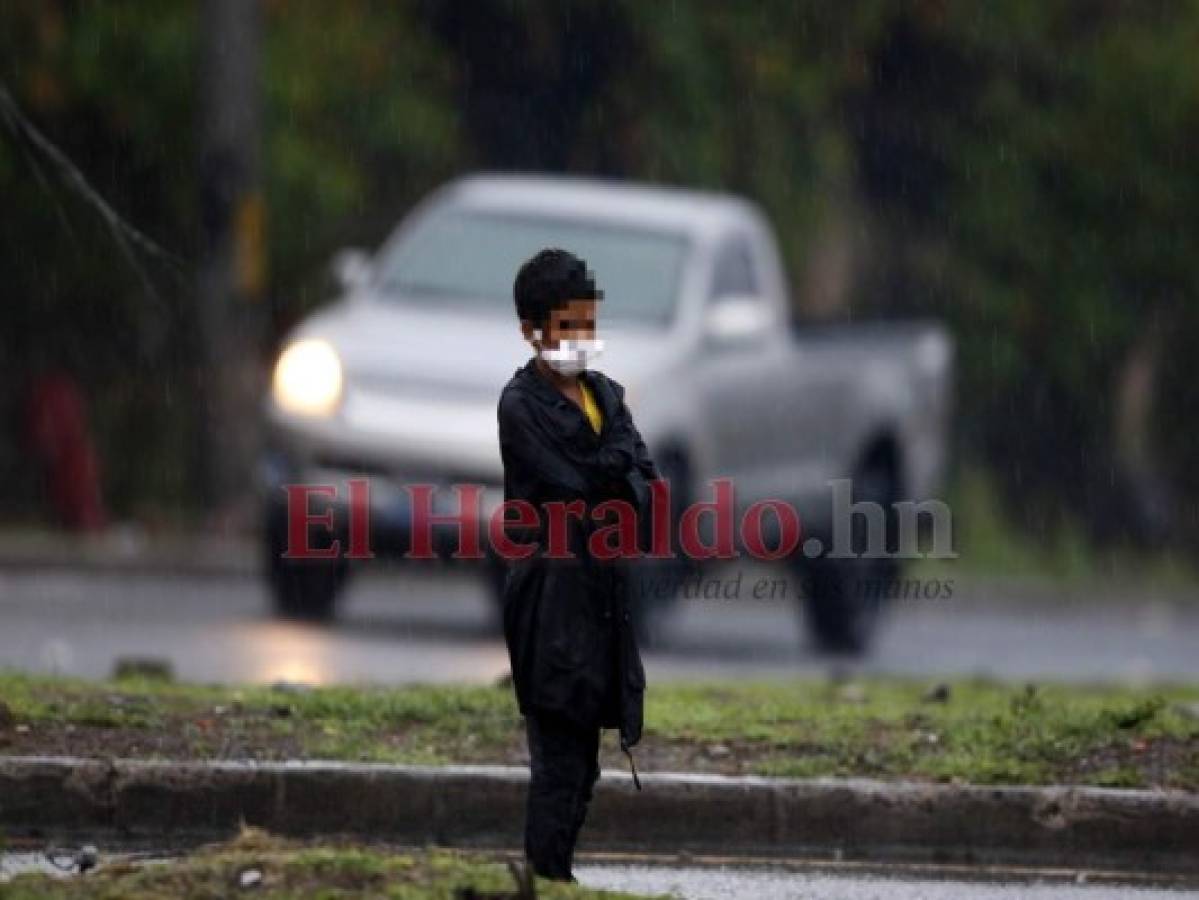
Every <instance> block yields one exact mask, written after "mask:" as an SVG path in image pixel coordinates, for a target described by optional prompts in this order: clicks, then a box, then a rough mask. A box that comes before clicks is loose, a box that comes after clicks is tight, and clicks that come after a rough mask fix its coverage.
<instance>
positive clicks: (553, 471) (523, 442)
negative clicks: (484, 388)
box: [498, 391, 635, 493]
mask: <svg viewBox="0 0 1199 900" xmlns="http://www.w3.org/2000/svg"><path fill="white" fill-rule="evenodd" d="M498 416H499V433H500V453H501V455H502V456H503V458H504V463H505V465H506V466H508V465H511V466H515V467H517V468H518V469H519V470H520V471H521V473H522V477H524V478H529V479H532V480H539V481H542V482H544V483H546V484H548V485H550V486H551V487H552V488H554V489H555V490H557V491H564V492H567V493H580V492H587V491H590V490H592V489H593V488H594V486H595V485H596V484H601V483H605V482H607V481H609V480H611V479H612V478H616V477H620V476H621V475H623V474H624V473H625V472H627V471H628V470H629V469H630V468H632V466H633V465H634V456H635V447H634V443H633V440H632V436H631V435H626V436H624V437H622V438H620V439H617V440H612V441H609V442H606V443H605V444H604V445H603V446H601V447H599V448H597V449H596V450H594V451H591V452H584V451H579V450H577V449H572V450H571V452H570V455H569V456H567V455H566V454H565V453H564V452H563V450H562V449H560V448H559V447H557V446H556V445H555V444H554V442H553V441H551V440H550V439H549V438H548V437H547V436H546V435H545V433H544V431H543V429H542V428H541V426H540V424H539V423H538V422H537V421H536V418H535V417H534V415H533V413H532V411H531V410H530V408H529V404H528V401H527V400H526V399H525V398H523V397H522V396H521V395H520V394H519V392H516V391H507V392H505V393H504V395H503V396H502V397H501V398H500V402H499V408H498Z"/></svg>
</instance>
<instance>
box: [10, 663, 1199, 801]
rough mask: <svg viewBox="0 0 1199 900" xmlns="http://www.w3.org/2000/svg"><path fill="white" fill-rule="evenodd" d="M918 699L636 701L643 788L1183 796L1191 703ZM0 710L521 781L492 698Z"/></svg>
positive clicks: (1041, 693) (1096, 694)
mask: <svg viewBox="0 0 1199 900" xmlns="http://www.w3.org/2000/svg"><path fill="white" fill-rule="evenodd" d="M931 685H932V683H931V682H929V681H920V680H882V679H874V680H866V681H860V682H852V683H845V684H839V683H834V682H828V681H820V680H802V681H801V680H791V681H773V682H761V683H710V684H653V685H651V687H650V690H649V692H648V694H647V698H646V716H645V718H646V730H645V738H644V740H643V742H642V743H641V744H640V745H639V747H638V750H637V753H638V762H639V764H640V767H642V768H644V769H646V770H647V771H651V772H652V771H655V770H657V771H666V770H671V771H714V772H727V773H730V774H739V773H747V774H774V775H793V776H815V775H843V776H871V777H878V778H915V779H926V780H934V781H962V782H972V783H978V784H1004V783H1027V784H1046V783H1056V782H1070V783H1081V784H1097V785H1111V786H1127V787H1134V786H1162V787H1172V788H1183V789H1186V790H1199V689H1197V688H1195V687H1183V686H1173V687H1170V686H1163V687H1156V688H1133V687H1119V686H1094V687H1077V686H1065V685H1042V686H1035V687H1034V686H1031V685H1030V686H1024V685H1016V686H1013V685H1006V684H1002V683H998V682H993V681H987V680H959V681H954V682H951V683H949V685H948V687H949V696H948V699H947V700H946V701H944V702H936V701H933V700H930V699H926V698H925V694H926V692H927V691H928V689H929V688H930V686H931ZM0 701H2V702H3V703H4V705H5V706H6V707H7V710H8V715H7V717H6V716H4V715H3V714H2V711H0V754H6V755H18V754H21V755H24V754H31V753H49V754H59V755H83V756H114V757H144V758H165V759H206V758H254V759H283V758H308V759H342V760H365V761H388V762H405V763H431V764H443V763H508V764H516V765H521V764H524V763H525V745H524V735H523V731H522V729H521V722H520V718H519V716H518V714H517V711H516V708H515V704H514V702H513V698H512V691H511V688H510V687H486V686H483V687H474V686H428V685H414V686H407V687H401V688H352V687H331V688H320V689H313V690H305V691H300V692H293V691H279V690H274V689H271V688H267V687H244V688H224V687H205V686H195V685H176V684H168V683H160V682H151V681H144V680H130V681H122V682H102V683H89V682H82V681H73V680H67V679H49V678H37V677H29V676H24V675H6V676H0ZM5 718H7V719H8V724H7V725H4V724H2V723H3V722H4V719H5ZM606 747H607V749H606V751H605V752H606V753H611V754H612V755H611V760H612V761H613V764H615V765H620V763H619V761H618V757H616V756H615V750H614V748H612V747H611V746H610V745H607V744H606Z"/></svg>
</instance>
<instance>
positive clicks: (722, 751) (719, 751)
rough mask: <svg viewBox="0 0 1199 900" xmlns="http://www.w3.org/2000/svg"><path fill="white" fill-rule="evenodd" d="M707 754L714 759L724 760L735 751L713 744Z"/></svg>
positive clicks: (722, 745)
mask: <svg viewBox="0 0 1199 900" xmlns="http://www.w3.org/2000/svg"><path fill="white" fill-rule="evenodd" d="M706 752H707V754H708V756H710V757H711V758H712V759H724V758H725V757H726V756H728V755H729V754H730V753H732V752H733V751H732V750H730V749H729V748H728V747H727V746H726V745H724V744H711V745H709V746H708V748H707V751H706Z"/></svg>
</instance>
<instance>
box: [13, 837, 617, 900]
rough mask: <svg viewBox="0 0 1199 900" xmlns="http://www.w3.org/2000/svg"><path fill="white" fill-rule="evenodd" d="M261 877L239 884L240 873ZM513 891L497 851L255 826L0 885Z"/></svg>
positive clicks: (553, 897)
mask: <svg viewBox="0 0 1199 900" xmlns="http://www.w3.org/2000/svg"><path fill="white" fill-rule="evenodd" d="M251 871H252V872H256V873H259V874H260V875H261V882H260V883H259V884H258V885H257V886H256V887H254V888H252V889H242V888H241V887H240V883H241V877H242V874H243V873H245V872H251ZM468 887H469V888H474V889H475V890H476V891H479V892H492V893H500V892H507V893H509V894H510V893H511V892H512V891H514V890H515V881H514V879H513V875H512V873H511V872H509V871H508V869H507V867H506V866H505V865H504V864H503V862H502V861H501V859H499V858H498V857H497V856H496V855H494V854H487V853H482V852H468V851H458V850H444V849H430V850H425V851H404V852H388V851H386V850H384V849H380V848H372V847H363V846H358V845H346V844H335V843H300V842H295V841H284V840H280V839H277V838H274V837H271V836H269V835H267V834H265V833H263V832H261V831H257V830H255V829H246V830H245V831H244V832H243V833H242V835H241V836H240V837H239V838H237V839H236V840H234V841H231V842H229V843H227V844H218V845H213V846H209V847H206V848H202V849H200V850H197V851H196V852H194V853H190V854H188V855H186V856H183V857H180V858H178V859H175V860H170V861H164V862H155V863H149V864H144V865H135V864H131V863H121V862H118V863H115V864H112V865H110V866H107V867H102V868H100V869H99V870H98V871H97V872H95V873H92V874H90V875H88V876H86V877H83V878H79V877H75V878H70V879H56V878H51V877H49V876H45V875H22V876H19V877H17V878H15V879H13V880H12V881H11V882H9V883H7V884H0V898H3V900H83V898H95V900H100V898H112V900H116V898H121V900H158V898H168V897H171V898H173V897H228V896H234V895H237V894H242V893H244V894H246V895H248V896H255V897H264V898H283V897H329V898H332V897H365V896H370V897H390V898H396V900H434V898H439V900H450V898H453V897H454V896H455V894H456V891H458V890H459V889H461V888H468ZM536 889H537V896H538V897H543V898H547V900H588V898H592V900H598V898H602V897H612V898H617V897H628V898H635V897H636V896H637V895H633V894H625V893H615V892H611V891H595V890H588V889H586V888H583V887H579V886H577V885H567V884H561V883H557V882H551V881H545V880H543V879H537V883H536Z"/></svg>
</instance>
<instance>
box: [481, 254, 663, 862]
mask: <svg viewBox="0 0 1199 900" xmlns="http://www.w3.org/2000/svg"><path fill="white" fill-rule="evenodd" d="M513 293H514V295H515V300H516V314H517V317H518V318H519V320H520V328H521V333H522V335H523V336H524V338H525V340H527V341H529V343H530V344H532V346H533V348H534V350H536V355H535V356H534V357H533V358H531V359H530V360H529V361H528V363H526V364H525V365H524V367H523V368H520V369H517V370H516V373H515V374H514V375H513V376H512V378H511V379H510V380H509V382H508V384H507V385H506V386H505V387H504V389H503V391H502V392H501V394H500V400H499V406H498V417H499V435H500V452H501V456H502V457H503V462H504V499H505V501H514V500H523V501H526V502H528V503H529V504H532V506H533V507H534V508H535V509H536V510H537V520H538V524H536V525H531V526H529V525H523V524H522V525H520V526H516V527H509V528H507V529H506V535H507V537H508V539H509V540H511V541H514V542H517V543H522V544H530V545H533V546H534V547H535V548H536V551H535V552H534V553H533V555H531V556H528V557H527V558H523V559H514V560H512V561H511V562H510V564H509V568H508V573H507V576H506V580H505V582H504V637H505V640H506V641H507V644H508V654H509V659H510V661H511V664H512V680H513V686H514V688H515V691H516V697H517V703H518V706H519V708H520V712H521V714H522V715H523V716H524V717H525V728H526V735H527V739H528V744H529V767H530V778H529V793H528V803H527V808H526V819H525V855H526V857H527V858H528V860H529V863H530V865H531V867H532V868H533V871H534V872H535V873H537V874H538V875H541V876H543V877H546V878H552V879H556V880H561V881H574V880H575V879H574V876H573V875H572V873H571V863H572V858H573V855H574V848H575V843H576V841H577V840H578V835H579V830H580V828H581V827H582V825H583V821H584V819H585V817H586V814H587V805H588V803H589V802H590V800H591V796H592V788H593V786H594V784H595V782H596V780H597V779H598V778H599V739H600V730H601V728H618V729H619V730H620V744H621V749H622V750H623V751H624V752H625V753H626V754H627V755H628V757H629V765H630V767H633V757H632V754H631V753H630V752H629V748H630V747H632V746H633V745H634V744H636V743H637V741H638V740H639V739H640V737H641V726H642V703H643V698H644V692H645V670H644V668H643V667H642V664H641V658H640V653H639V652H638V649H637V644H636V641H635V639H634V637H633V634H632V626H631V622H630V617H629V609H628V600H629V598H628V587H627V579H626V577H625V575H624V573H623V572H622V571H621V567H620V565H619V564H618V563H617V562H615V561H603V560H600V559H597V558H594V557H593V556H591V554H590V553H589V552H588V539H589V537H590V535H591V534H592V533H593V532H594V530H595V529H596V528H597V527H600V526H602V525H603V524H606V522H605V521H604V520H601V521H600V522H599V523H597V522H596V521H595V520H594V519H592V517H591V515H590V512H591V509H592V508H593V507H594V506H595V504H597V503H601V502H603V501H605V500H625V501H627V502H628V503H630V504H631V505H632V507H633V509H634V510H635V512H636V514H637V517H638V522H639V523H640V522H641V521H643V520H644V519H645V517H647V516H648V498H649V485H648V483H649V481H652V480H654V479H656V478H658V477H659V476H658V471H657V469H656V468H655V466H654V463H653V461H652V460H651V459H650V456H649V452H648V450H647V449H646V446H645V443H644V442H643V441H642V440H641V435H640V434H639V433H638V432H637V428H636V427H635V426H634V424H633V419H632V415H631V413H630V412H629V409H628V407H627V406H626V405H625V403H624V388H623V387H622V386H621V385H620V384H618V383H617V382H615V381H613V380H612V379H610V378H608V377H606V376H605V375H603V374H602V373H600V372H597V371H595V370H592V369H588V368H587V364H588V362H589V361H590V360H591V359H593V358H594V356H595V354H596V353H598V351H599V349H600V347H601V345H602V342H601V341H598V340H596V338H595V320H596V307H597V305H598V302H599V301H600V300H601V299H602V292H601V291H598V290H597V289H596V287H595V283H594V281H593V280H592V278H591V276H590V274H589V272H588V269H587V266H586V264H585V263H584V262H583V261H582V260H581V259H579V258H578V257H576V256H574V255H573V254H571V253H568V252H567V251H565V250H560V249H557V248H549V249H545V250H542V251H541V252H540V253H538V254H537V255H536V256H534V257H533V258H532V259H530V260H529V261H528V262H526V263H525V264H524V265H523V266H522V267H521V269H520V272H519V273H518V274H517V276H516V282H515V284H514V287H513ZM579 500H581V501H583V504H584V507H585V510H584V512H583V514H582V515H568V516H566V535H567V540H566V546H567V547H568V548H569V552H570V554H571V555H572V558H566V559H563V558H557V555H555V557H554V558H549V557H547V556H545V555H544V551H545V550H546V549H547V547H548V546H549V533H548V523H549V521H550V519H551V516H550V514H549V513H548V512H547V511H546V509H545V507H544V506H543V504H545V503H546V502H547V501H549V502H553V501H562V502H564V503H567V504H569V503H571V502H572V501H574V502H576V503H575V505H576V507H577V506H578V504H577V501H579ZM639 527H640V525H639ZM639 549H640V548H639ZM633 778H634V781H635V783H636V784H637V788H638V790H640V788H641V785H640V782H639V781H637V773H636V769H635V768H633Z"/></svg>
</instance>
